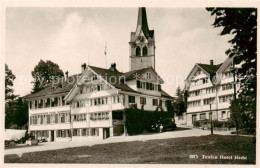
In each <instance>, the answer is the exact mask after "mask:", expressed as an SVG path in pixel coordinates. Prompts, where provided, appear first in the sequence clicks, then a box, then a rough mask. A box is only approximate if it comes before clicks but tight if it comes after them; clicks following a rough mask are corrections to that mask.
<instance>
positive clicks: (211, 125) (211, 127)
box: [209, 103, 213, 135]
mask: <svg viewBox="0 0 260 168" xmlns="http://www.w3.org/2000/svg"><path fill="white" fill-rule="evenodd" d="M209 114H210V132H211V135H213V123H212V112H211V103H210V104H209Z"/></svg>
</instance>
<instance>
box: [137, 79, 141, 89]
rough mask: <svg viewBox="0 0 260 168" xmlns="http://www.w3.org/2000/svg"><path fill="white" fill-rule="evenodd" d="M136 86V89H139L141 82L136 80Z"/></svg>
mask: <svg viewBox="0 0 260 168" xmlns="http://www.w3.org/2000/svg"><path fill="white" fill-rule="evenodd" d="M136 86H137V88H141V82H140V81H139V80H136Z"/></svg>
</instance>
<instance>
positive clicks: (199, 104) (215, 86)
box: [178, 58, 239, 125]
mask: <svg viewBox="0 0 260 168" xmlns="http://www.w3.org/2000/svg"><path fill="white" fill-rule="evenodd" d="M231 63H232V60H231V59H229V58H228V59H227V60H226V61H225V62H224V63H223V64H222V65H219V66H218V65H215V67H216V68H217V69H215V70H214V71H215V72H214V73H215V75H214V76H215V77H213V79H212V80H211V79H210V73H209V72H208V71H207V70H205V69H206V68H207V67H206V68H204V67H203V65H200V64H196V65H195V67H194V68H193V69H192V71H191V73H190V75H189V76H188V78H187V80H186V82H187V83H186V89H187V90H188V93H189V97H188V98H187V112H186V113H185V114H184V115H183V116H181V117H179V118H178V120H179V121H178V122H179V123H180V124H187V125H192V123H193V122H194V121H196V120H205V119H210V118H211V115H210V113H211V112H212V119H213V120H219V121H226V120H228V118H230V110H229V106H230V102H231V100H232V99H233V97H234V78H233V73H232V72H231V70H230V67H231V66H232V65H231ZM206 66H209V67H214V66H210V65H206ZM235 80H236V79H235ZM236 89H237V90H238V89H239V85H238V84H236ZM210 106H211V108H210Z"/></svg>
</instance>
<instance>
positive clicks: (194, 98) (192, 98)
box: [187, 95, 201, 102]
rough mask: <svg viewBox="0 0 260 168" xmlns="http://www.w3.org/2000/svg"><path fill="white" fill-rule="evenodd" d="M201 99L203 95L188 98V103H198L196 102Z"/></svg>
mask: <svg viewBox="0 0 260 168" xmlns="http://www.w3.org/2000/svg"><path fill="white" fill-rule="evenodd" d="M200 99H201V95H198V96H192V97H188V100H187V101H188V102H191V101H196V100H200Z"/></svg>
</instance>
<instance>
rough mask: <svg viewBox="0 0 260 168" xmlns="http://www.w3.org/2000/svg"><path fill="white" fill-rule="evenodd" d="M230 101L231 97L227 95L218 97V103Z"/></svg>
mask: <svg viewBox="0 0 260 168" xmlns="http://www.w3.org/2000/svg"><path fill="white" fill-rule="evenodd" d="M232 100H233V95H227V96H220V97H219V103H223V102H230V101H232Z"/></svg>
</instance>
